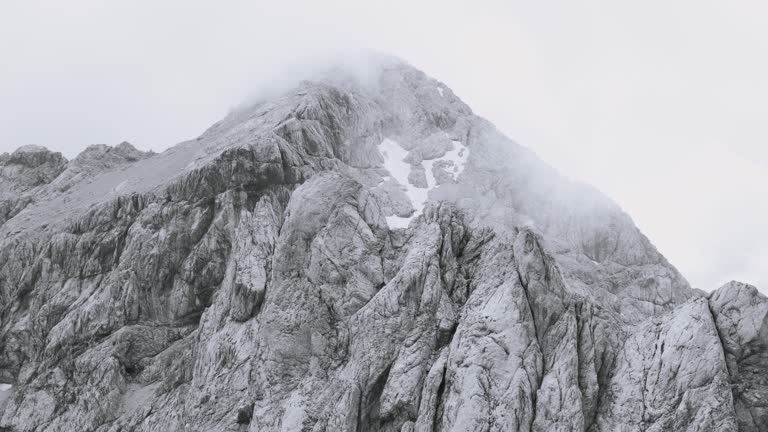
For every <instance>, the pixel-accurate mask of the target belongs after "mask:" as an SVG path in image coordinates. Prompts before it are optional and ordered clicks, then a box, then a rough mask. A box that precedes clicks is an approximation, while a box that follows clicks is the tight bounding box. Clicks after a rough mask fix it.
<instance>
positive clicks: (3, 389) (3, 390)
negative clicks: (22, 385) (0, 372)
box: [0, 384, 13, 403]
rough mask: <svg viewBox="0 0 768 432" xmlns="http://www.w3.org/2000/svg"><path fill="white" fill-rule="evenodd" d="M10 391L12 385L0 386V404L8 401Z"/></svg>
mask: <svg viewBox="0 0 768 432" xmlns="http://www.w3.org/2000/svg"><path fill="white" fill-rule="evenodd" d="M12 389H13V385H11V384H0V403H2V402H3V401H4V400H6V399H8V397H9V396H10V395H11V392H12Z"/></svg>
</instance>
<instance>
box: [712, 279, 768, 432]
mask: <svg viewBox="0 0 768 432" xmlns="http://www.w3.org/2000/svg"><path fill="white" fill-rule="evenodd" d="M709 307H710V309H711V310H712V314H713V315H714V317H715V323H716V324H717V330H718V334H719V336H720V342H721V343H722V347H723V351H724V353H725V363H726V366H727V368H728V372H729V375H730V383H731V388H732V390H733V402H734V408H735V410H736V416H737V419H738V421H739V430H740V431H749V432H753V431H755V432H756V431H762V430H766V429H768V399H766V396H767V395H768V299H767V298H766V297H765V296H764V295H762V294H761V293H760V292H758V291H757V289H756V288H755V287H753V286H750V285H746V284H743V283H739V282H731V283H728V284H726V285H724V286H723V287H721V288H720V289H718V290H717V291H715V292H714V293H712V295H711V296H710V298H709Z"/></svg>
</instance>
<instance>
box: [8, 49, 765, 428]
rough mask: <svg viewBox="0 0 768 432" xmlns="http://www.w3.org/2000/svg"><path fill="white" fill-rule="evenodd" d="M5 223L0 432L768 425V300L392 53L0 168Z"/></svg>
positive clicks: (40, 151) (21, 155) (24, 156)
mask: <svg viewBox="0 0 768 432" xmlns="http://www.w3.org/2000/svg"><path fill="white" fill-rule="evenodd" d="M41 167H42V168H41ZM0 224H2V225H0V318H2V322H0V324H1V327H0V382H2V383H5V384H6V386H5V388H0V394H2V395H4V396H3V397H2V398H0V399H3V400H2V401H0V429H3V428H4V429H3V430H11V431H64V430H83V431H100V432H106V431H169V430H184V431H213V430H216V431H244V430H250V431H423V432H427V431H435V432H437V431H593V432H609V431H611V432H612V431H618V430H621V431H661V430H680V431H715V430H716V431H737V430H741V431H762V430H766V428H768V383H767V382H766V380H765V378H764V377H765V376H767V375H766V374H767V373H768V349H766V347H768V318H766V317H767V316H768V300H766V298H765V297H763V296H762V295H761V294H759V293H758V292H757V291H756V290H755V289H754V287H750V286H748V285H743V284H739V283H735V282H734V283H731V284H728V285H726V286H725V287H722V288H721V289H719V290H718V291H716V292H715V293H713V294H712V295H710V296H705V295H703V294H701V292H699V291H698V290H693V289H691V288H690V286H689V285H688V283H687V282H686V280H685V279H684V278H683V277H682V276H681V275H680V274H679V272H678V271H677V270H676V269H675V268H674V267H673V266H672V265H671V264H670V263H668V262H667V261H666V259H665V258H664V257H663V256H662V255H661V254H660V253H659V252H658V251H657V250H656V249H655V248H654V246H653V245H652V244H651V243H650V241H649V240H648V239H647V238H646V237H645V236H644V235H643V234H642V233H641V232H640V231H639V230H638V229H637V228H636V227H635V226H634V224H633V222H632V220H631V218H630V217H629V216H627V215H626V214H625V213H624V212H623V211H622V210H621V209H620V208H619V207H618V206H617V205H616V204H614V203H613V202H612V201H610V200H609V199H608V198H606V197H604V196H603V195H601V194H600V193H599V192H597V191H596V190H595V189H593V188H591V187H589V186H586V185H583V184H579V183H575V182H572V181H570V180H568V179H566V178H564V177H563V176H561V175H560V174H558V173H557V172H556V171H555V170H553V169H552V168H550V167H549V166H547V165H546V164H545V163H544V162H542V161H540V160H539V159H538V158H537V157H536V155H535V154H533V153H532V152H531V151H529V150H527V149H526V148H524V147H521V146H519V145H518V144H516V143H514V142H512V141H511V140H509V139H508V138H506V137H505V136H503V135H502V134H501V133H499V132H498V131H497V130H496V129H495V128H494V127H493V125H491V124H490V123H489V122H487V121H486V120H484V119H482V118H480V117H478V116H476V115H475V114H473V112H472V110H471V109H470V108H469V107H468V106H467V105H466V104H464V103H463V102H462V101H461V100H460V99H458V98H457V97H456V96H455V95H454V94H453V92H452V91H451V90H450V89H449V88H448V87H447V86H445V85H444V84H443V83H441V82H439V81H436V80H434V79H432V78H429V77H428V76H426V75H425V74H424V73H422V72H420V71H418V70H416V69H415V68H413V67H411V66H409V65H407V64H404V63H402V62H400V61H397V60H392V59H386V60H385V61H380V62H379V63H377V65H376V67H375V73H368V74H365V76H361V74H359V73H347V72H345V71H344V70H334V72H333V73H330V74H323V75H321V76H320V78H318V79H313V80H306V81H302V82H301V83H299V84H298V85H297V86H295V87H294V88H292V89H290V90H287V91H285V92H283V93H282V94H279V95H276V96H274V97H270V98H266V99H264V100H259V101H256V102H253V103H251V104H250V105H246V106H243V107H240V108H238V109H237V110H236V111H233V112H232V113H230V114H229V115H228V116H227V117H225V118H224V119H223V120H221V121H220V122H218V123H216V124H214V125H213V126H212V127H211V128H209V129H208V130H207V131H206V132H205V133H203V134H202V135H201V136H200V137H199V138H197V139H195V140H192V141H188V142H184V143H181V144H178V145H177V146H175V147H173V148H171V149H169V150H167V151H165V152H162V153H160V154H154V153H143V152H140V151H138V150H136V149H135V148H133V146H131V145H130V144H128V143H123V144H121V145H119V146H117V147H114V148H113V147H108V146H92V147H89V148H88V149H86V150H85V151H84V152H83V153H82V154H81V155H79V156H78V157H77V158H75V159H74V160H72V161H66V160H65V159H64V158H63V157H61V155H60V154H57V153H51V152H49V151H48V150H46V149H44V148H38V147H34V148H25V149H20V150H17V151H16V152H14V153H13V154H11V155H4V156H0Z"/></svg>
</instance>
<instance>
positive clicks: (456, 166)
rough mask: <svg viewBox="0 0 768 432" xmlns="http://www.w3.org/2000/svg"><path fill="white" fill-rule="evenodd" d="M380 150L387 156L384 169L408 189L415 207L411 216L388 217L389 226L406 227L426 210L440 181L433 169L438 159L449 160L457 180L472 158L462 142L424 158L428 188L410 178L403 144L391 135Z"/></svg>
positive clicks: (409, 196)
mask: <svg viewBox="0 0 768 432" xmlns="http://www.w3.org/2000/svg"><path fill="white" fill-rule="evenodd" d="M379 150H380V151H381V154H382V155H383V156H384V168H385V169H386V170H387V171H389V174H390V176H391V178H392V179H394V180H395V181H396V182H397V183H398V184H399V185H400V189H401V190H402V191H403V192H405V195H406V196H407V197H408V199H409V201H410V202H411V205H412V206H413V208H414V209H415V211H414V212H413V213H412V214H411V215H410V216H408V217H400V216H387V217H386V219H387V225H389V227H390V228H407V227H408V224H409V223H410V222H411V220H412V219H413V218H415V217H417V216H419V215H420V214H421V213H422V212H423V211H424V206H425V205H426V203H427V200H428V198H429V191H431V190H432V189H434V188H435V187H436V186H437V180H436V179H435V174H434V172H433V167H434V165H435V163H437V162H439V161H445V162H448V172H449V174H450V175H451V177H452V178H453V179H454V180H456V179H457V178H458V176H459V174H461V172H462V171H464V165H465V164H466V162H467V158H468V157H469V149H468V148H467V147H466V146H464V145H463V144H462V143H461V142H460V141H453V148H452V149H451V150H448V151H447V152H446V153H445V155H443V156H442V157H440V158H437V159H431V160H425V161H422V163H421V165H422V166H423V167H424V170H425V172H426V177H427V187H426V188H422V187H418V186H415V185H413V184H411V182H409V181H408V174H409V173H410V172H411V165H410V164H409V163H407V162H405V161H404V159H405V158H406V157H407V156H408V153H409V152H408V150H405V149H404V148H402V147H400V145H399V144H398V143H396V142H395V141H393V140H391V139H389V138H385V139H384V141H382V143H381V145H380V146H379ZM386 178H387V177H385V179H386Z"/></svg>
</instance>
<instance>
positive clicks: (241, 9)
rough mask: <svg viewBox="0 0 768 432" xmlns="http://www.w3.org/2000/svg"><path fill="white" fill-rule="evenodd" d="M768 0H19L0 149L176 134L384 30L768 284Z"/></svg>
mask: <svg viewBox="0 0 768 432" xmlns="http://www.w3.org/2000/svg"><path fill="white" fill-rule="evenodd" d="M766 23H768V3H767V2H764V1H761V0H721V1H705V0H696V1H693V0H678V1H658V0H651V1H643V2H637V1H629V0H626V1H623V0H610V1H609V0H606V1H597V0H592V1H580V2H574V1H546V0H543V1H535V2H532V1H509V0H507V1H490V0H476V1H471V2H470V1H462V2H459V1H451V0H442V1H432V0H428V1H420V2H415V1H401V0H390V1H362V0H344V1H342V0H331V1H290V0H284V1H270V2H261V1H221V0H220V1H215V2H214V1H210V2H198V1H190V0H172V1H168V0H166V1H145V0H133V1H105V0H98V1H97V0H92V1H86V0H68V1H66V2H63V1H58V0H49V1H41V0H2V1H0V152H2V151H12V150H13V149H15V148H16V147H18V146H20V145H23V144H30V143H32V144H40V145H45V146H47V147H49V148H51V149H55V150H58V151H61V152H63V153H64V154H65V155H66V156H68V157H73V156H74V155H76V154H77V152H78V151H79V150H81V149H83V148H84V147H85V146H86V145H88V144H93V143H107V144H117V143H119V142H121V141H123V140H128V141H130V142H132V143H133V144H134V145H136V146H137V147H139V148H144V149H147V148H152V149H154V150H162V149H165V148H167V147H168V146H170V145H173V144H175V143H177V142H179V141H182V140H184V139H188V138H192V137H195V136H197V135H198V134H199V133H200V132H202V131H203V130H204V129H205V128H207V127H208V126H209V125H210V124H212V123H213V122H214V121H216V120H218V119H219V118H220V117H222V116H223V115H224V114H225V113H226V112H227V110H228V109H229V108H231V107H232V106H234V105H236V104H238V103H239V102H241V101H242V100H243V99H245V98H246V96H247V95H249V94H252V92H253V89H254V88H260V87H261V88H263V85H264V81H265V79H267V77H272V76H275V74H276V73H279V71H280V70H281V68H283V67H285V65H290V64H295V63H296V62H300V61H302V59H306V58H312V57H315V58H316V57H318V56H323V55H324V54H326V53H328V52H332V51H343V50H349V49H369V48H370V49H376V50H380V51H384V52H388V53H391V54H394V55H397V56H400V57H402V58H404V59H406V60H408V61H409V62H411V63H413V64H414V65H415V66H417V67H419V68H421V69H423V70H424V71H425V72H427V73H428V74H430V75H432V76H434V77H435V78H438V79H440V80H442V81H444V82H445V83H446V84H448V85H449V86H450V87H451V88H453V90H454V92H455V93H456V94H458V95H459V96H460V97H461V98H463V99H464V100H465V101H466V102H467V103H469V104H470V105H471V106H472V107H473V109H474V110H475V112H477V113H478V114H480V115H483V116H485V117H487V118H488V119H489V120H491V121H492V122H494V123H495V124H496V125H497V126H498V127H499V128H500V129H501V130H503V131H504V132H506V133H507V134H508V135H509V136H510V137H512V138H514V139H515V140H517V141H518V142H520V143H521V144H523V145H525V146H528V147H530V148H532V149H534V150H535V151H536V152H537V153H538V154H539V155H541V157H542V158H543V159H544V160H546V161H547V162H549V163H550V164H551V165H553V166H555V167H556V168H558V169H559V170H560V171H562V172H563V173H565V174H567V175H568V176H570V177H572V178H575V179H578V180H583V181H586V182H588V183H591V184H593V185H595V186H597V187H598V188H599V189H601V190H602V191H603V192H605V193H606V194H608V195H609V196H610V197H612V198H613V199H614V200H616V201H617V202H618V203H619V204H620V205H621V206H622V207H623V208H624V209H625V210H626V211H627V212H628V213H629V214H630V215H631V216H632V217H633V218H634V219H635V221H636V223H637V224H638V226H639V227H640V228H641V229H642V230H643V231H644V232H645V233H646V234H647V235H648V236H649V237H650V238H651V240H652V241H653V242H654V244H656V246H657V247H658V248H659V249H660V250H661V252H662V253H663V254H664V255H666V256H667V258H668V259H669V260H670V261H671V262H672V263H673V264H675V265H676V266H677V267H678V268H679V269H680V270H681V271H682V272H683V274H684V275H685V276H686V277H687V278H688V279H689V281H690V282H691V283H692V284H693V285H694V286H697V287H700V288H702V289H705V290H711V289H714V288H716V287H718V286H720V285H721V284H722V283H724V282H726V281H728V280H730V279H739V280H742V281H745V282H749V283H753V284H757V285H758V287H761V288H762V289H763V290H764V291H768V223H766V215H767V214H768V108H766V103H768V55H766V54H768V25H766Z"/></svg>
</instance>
